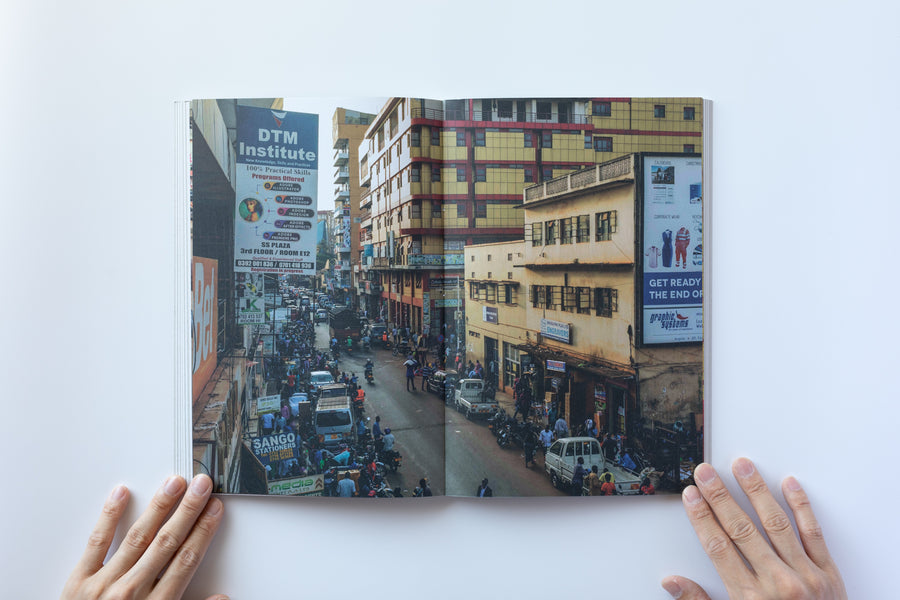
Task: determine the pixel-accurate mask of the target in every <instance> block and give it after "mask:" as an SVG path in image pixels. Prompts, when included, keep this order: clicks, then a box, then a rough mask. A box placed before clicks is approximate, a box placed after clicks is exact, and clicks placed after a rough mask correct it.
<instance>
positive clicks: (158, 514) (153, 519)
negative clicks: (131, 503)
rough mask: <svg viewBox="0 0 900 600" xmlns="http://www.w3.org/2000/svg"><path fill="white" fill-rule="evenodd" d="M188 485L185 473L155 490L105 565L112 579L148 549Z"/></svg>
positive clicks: (105, 574) (110, 579) (169, 479)
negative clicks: (145, 507)
mask: <svg viewBox="0 0 900 600" xmlns="http://www.w3.org/2000/svg"><path fill="white" fill-rule="evenodd" d="M184 486H185V484H184V479H183V478H182V477H178V476H172V477H169V478H168V479H167V480H166V482H165V483H164V484H163V485H162V487H160V488H159V489H158V490H157V491H156V493H155V494H153V498H151V499H150V505H149V506H148V507H147V509H146V510H145V511H144V513H143V514H142V515H141V516H140V517H138V520H137V521H135V522H134V525H132V526H131V528H130V529H129V530H128V533H126V534H125V539H123V540H122V544H121V545H120V546H119V549H118V550H116V553H115V554H114V555H113V557H112V559H110V561H109V563H107V565H106V567H105V568H104V569H103V571H104V576H105V577H107V578H108V579H109V581H115V580H117V579H119V578H120V577H121V576H122V575H123V574H124V573H126V572H127V571H128V569H130V568H131V567H133V566H134V564H135V563H136V562H137V561H138V559H139V558H140V557H141V555H142V554H143V553H144V551H145V550H147V548H148V547H149V546H150V543H151V542H152V541H153V537H154V536H155V535H156V532H157V531H158V530H159V528H160V526H161V525H162V524H163V522H165V520H166V517H167V516H168V515H169V513H170V512H171V511H172V509H173V508H174V507H175V504H176V503H177V502H178V498H180V497H181V494H182V493H183V492H184Z"/></svg>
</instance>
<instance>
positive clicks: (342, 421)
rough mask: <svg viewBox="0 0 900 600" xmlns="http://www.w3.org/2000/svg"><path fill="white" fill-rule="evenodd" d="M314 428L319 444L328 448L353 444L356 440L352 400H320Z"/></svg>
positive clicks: (341, 398) (343, 398)
mask: <svg viewBox="0 0 900 600" xmlns="http://www.w3.org/2000/svg"><path fill="white" fill-rule="evenodd" d="M313 426H314V427H315V428H316V436H317V437H318V438H319V442H320V443H321V444H323V445H325V446H326V447H334V446H338V445H340V444H352V443H353V442H354V441H355V438H354V429H353V409H352V408H351V405H350V398H348V397H347V396H342V397H339V398H320V399H319V401H318V402H317V403H316V412H315V415H314V417H313Z"/></svg>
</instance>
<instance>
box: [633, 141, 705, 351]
mask: <svg viewBox="0 0 900 600" xmlns="http://www.w3.org/2000/svg"><path fill="white" fill-rule="evenodd" d="M702 164H703V163H702V159H701V158H700V157H699V156H693V157H688V156H684V157H682V156H646V155H645V156H644V157H643V165H642V166H643V214H644V218H643V257H642V258H643V279H642V283H643V295H642V302H643V315H642V331H643V343H644V344H671V343H680V342H702V341H703V185H702V178H703V168H702Z"/></svg>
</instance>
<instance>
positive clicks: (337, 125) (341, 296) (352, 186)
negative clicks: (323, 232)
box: [331, 108, 375, 306]
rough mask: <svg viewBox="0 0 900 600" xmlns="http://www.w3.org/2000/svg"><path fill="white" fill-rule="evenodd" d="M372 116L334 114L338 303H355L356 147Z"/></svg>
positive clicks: (357, 237) (357, 238) (335, 282)
mask: <svg viewBox="0 0 900 600" xmlns="http://www.w3.org/2000/svg"><path fill="white" fill-rule="evenodd" d="M374 118H375V115H373V114H369V113H362V112H358V111H355V110H348V109H346V108H338V109H336V110H335V111H334V115H333V116H332V119H331V123H332V129H331V137H332V140H333V148H334V168H335V171H334V185H335V188H334V220H333V229H332V231H333V232H334V254H335V259H334V261H333V264H332V269H333V290H334V296H335V298H336V299H337V300H338V301H339V302H343V303H345V304H347V305H348V306H349V305H354V306H355V305H356V304H357V303H358V297H357V294H358V289H359V283H358V280H359V248H360V235H359V220H360V208H359V196H360V187H359V156H358V151H359V144H360V142H361V141H362V139H363V137H365V133H366V130H367V129H368V128H369V124H370V123H371V122H372V120H373V119H374Z"/></svg>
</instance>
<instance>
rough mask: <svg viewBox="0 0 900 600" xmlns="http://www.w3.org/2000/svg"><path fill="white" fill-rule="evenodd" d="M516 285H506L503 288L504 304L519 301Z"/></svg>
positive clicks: (502, 297)
mask: <svg viewBox="0 0 900 600" xmlns="http://www.w3.org/2000/svg"><path fill="white" fill-rule="evenodd" d="M516 291H517V290H516V286H515V285H504V286H503V288H502V289H501V293H502V296H501V300H502V301H503V303H504V304H516V303H517V302H518V298H517V294H516Z"/></svg>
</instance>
